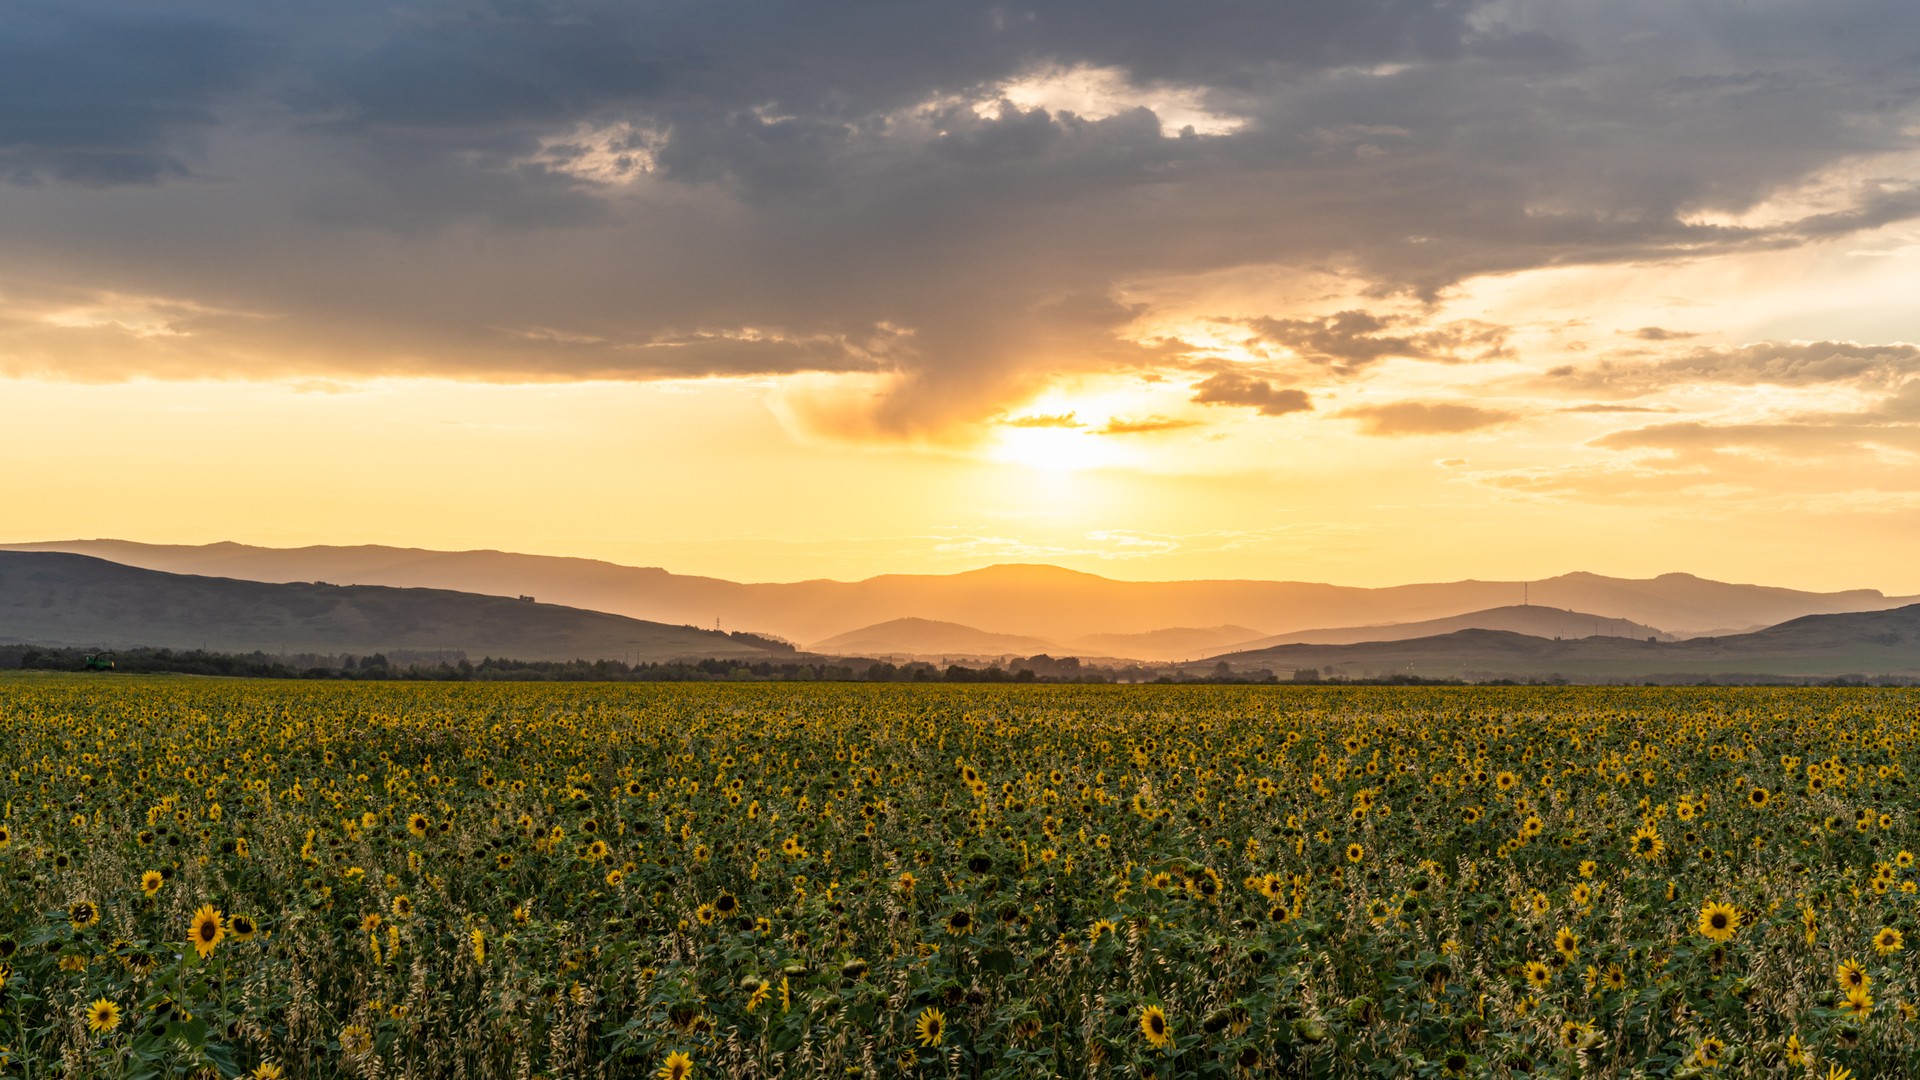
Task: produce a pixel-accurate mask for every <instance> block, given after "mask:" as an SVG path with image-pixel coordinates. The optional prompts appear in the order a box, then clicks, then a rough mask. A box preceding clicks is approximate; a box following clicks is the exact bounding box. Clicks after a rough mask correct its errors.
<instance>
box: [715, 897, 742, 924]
mask: <svg viewBox="0 0 1920 1080" xmlns="http://www.w3.org/2000/svg"><path fill="white" fill-rule="evenodd" d="M713 910H715V911H717V912H719V913H720V914H721V916H722V917H725V918H731V917H732V916H733V915H735V914H737V913H738V912H739V911H740V900H739V898H738V897H736V896H734V895H733V894H732V893H721V894H720V895H719V896H716V897H714V898H713Z"/></svg>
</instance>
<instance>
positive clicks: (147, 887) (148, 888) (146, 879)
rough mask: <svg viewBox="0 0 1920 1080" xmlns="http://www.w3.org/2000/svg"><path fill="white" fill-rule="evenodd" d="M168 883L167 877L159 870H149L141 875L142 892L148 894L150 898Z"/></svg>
mask: <svg viewBox="0 0 1920 1080" xmlns="http://www.w3.org/2000/svg"><path fill="white" fill-rule="evenodd" d="M166 883H167V878H166V875H165V874H162V873H161V872H160V871H158V870H149V871H147V872H146V873H144V874H141V875H140V891H141V892H143V893H146V894H147V895H148V896H152V895H153V894H155V893H157V892H159V891H160V886H162V885H165V884H166Z"/></svg>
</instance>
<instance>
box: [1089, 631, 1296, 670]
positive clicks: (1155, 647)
mask: <svg viewBox="0 0 1920 1080" xmlns="http://www.w3.org/2000/svg"><path fill="white" fill-rule="evenodd" d="M1262 636H1264V635H1262V634H1261V632H1260V631H1258V630H1251V629H1248V628H1247V627H1244V626H1198V627H1195V626H1175V627H1168V628H1167V629H1165V630H1149V631H1147V632H1146V633H1143V634H1088V635H1087V636H1086V637H1083V638H1080V639H1078V640H1076V641H1073V642H1071V643H1070V644H1071V645H1072V649H1071V650H1070V651H1071V652H1073V653H1074V654H1075V655H1080V656H1119V657H1125V658H1127V659H1129V660H1152V661H1162V662H1164V661H1171V660H1186V659H1190V658H1192V657H1195V656H1205V655H1207V654H1208V653H1216V652H1219V651H1220V650H1222V649H1228V648H1235V647H1244V646H1245V645H1246V643H1248V642H1251V641H1254V640H1256V639H1259V638H1261V637H1262Z"/></svg>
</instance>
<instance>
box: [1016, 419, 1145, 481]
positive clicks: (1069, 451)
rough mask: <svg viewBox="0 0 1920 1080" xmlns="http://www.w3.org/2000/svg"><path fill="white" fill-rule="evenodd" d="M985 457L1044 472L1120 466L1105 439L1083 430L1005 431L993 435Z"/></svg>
mask: <svg viewBox="0 0 1920 1080" xmlns="http://www.w3.org/2000/svg"><path fill="white" fill-rule="evenodd" d="M987 456H988V458H990V459H991V460H993V461H996V462H999V463H1001V464H1003V465H1018V466H1021V467H1022V468H1028V469H1039V470H1043V471H1045V472H1079V471H1081V470H1083V469H1097V468H1102V467H1105V466H1111V465H1119V464H1123V461H1122V458H1123V456H1124V455H1123V454H1122V452H1121V449H1120V448H1119V447H1116V446H1115V445H1114V444H1113V440H1112V439H1111V438H1109V437H1106V436H1102V435H1096V434H1093V433H1092V432H1090V431H1088V430H1087V429H1086V428H1084V427H1008V428H1002V429H1000V430H999V431H998V432H996V433H995V436H994V441H993V444H992V445H991V446H990V447H989V448H988V451H987Z"/></svg>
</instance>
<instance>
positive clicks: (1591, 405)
mask: <svg viewBox="0 0 1920 1080" xmlns="http://www.w3.org/2000/svg"><path fill="white" fill-rule="evenodd" d="M1560 411H1561V412H1564V413H1662V412H1672V411H1673V410H1672V409H1667V408H1661V407H1658V406H1654V405H1616V404H1608V403H1606V402H1598V401H1590V402H1588V403H1586V404H1585V405H1569V406H1567V407H1566V408H1563V409H1561V410H1560Z"/></svg>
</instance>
